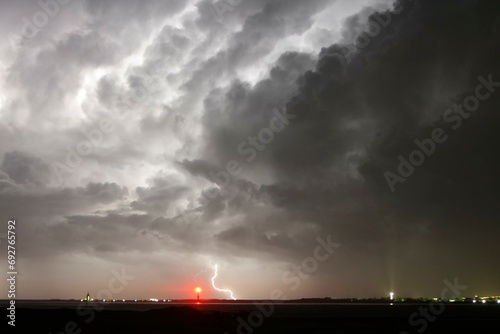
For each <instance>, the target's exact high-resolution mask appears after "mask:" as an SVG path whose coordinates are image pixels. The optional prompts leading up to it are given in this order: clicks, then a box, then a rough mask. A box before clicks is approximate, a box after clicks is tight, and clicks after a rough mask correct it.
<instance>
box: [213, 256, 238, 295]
mask: <svg viewBox="0 0 500 334" xmlns="http://www.w3.org/2000/svg"><path fill="white" fill-rule="evenodd" d="M216 277H217V265H215V273H214V277H212V286H213V288H214V289H215V290H217V291H220V292H224V293H229V295H230V296H231V299H232V300H236V298H234V295H233V292H232V291H231V290H227V289H219V288H218V287H216V286H215V278H216Z"/></svg>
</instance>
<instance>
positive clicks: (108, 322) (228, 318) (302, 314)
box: [0, 300, 500, 334]
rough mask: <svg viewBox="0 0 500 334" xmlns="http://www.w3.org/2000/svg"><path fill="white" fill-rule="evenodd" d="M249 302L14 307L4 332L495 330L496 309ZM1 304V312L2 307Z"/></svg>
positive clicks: (498, 322)
mask: <svg viewBox="0 0 500 334" xmlns="http://www.w3.org/2000/svg"><path fill="white" fill-rule="evenodd" d="M307 301H311V300H307ZM255 303H256V304H253V303H244V304H243V303H241V302H240V303H235V302H227V301H217V303H207V302H206V301H203V302H202V303H200V304H199V305H198V304H196V303H193V304H180V303H173V302H171V303H141V302H125V303H124V302H120V303H118V302H117V303H112V302H111V303H94V302H90V303H82V302H80V301H78V302H77V301H59V302H57V301H18V302H17V303H16V304H17V306H16V328H15V330H13V328H12V327H11V326H8V327H10V328H8V332H12V333H26V334H31V333H52V334H60V333H67V334H73V333H75V334H76V333H80V334H81V333H92V334H100V333H106V334H109V333H120V334H123V333H162V334H164V333H219V334H225V333H228V334H233V333H244V334H250V333H257V334H258V333H423V332H424V331H425V333H464V332H465V333H480V332H481V333H483V332H487V333H489V332H498V329H500V305H498V304H497V305H495V304H485V305H470V304H464V303H462V304H456V303H447V304H442V305H441V308H440V307H438V305H437V304H432V303H420V304H416V303H395V304H393V305H390V304H389V303H376V304H368V303H354V304H342V303H332V304H326V303H306V302H303V303H300V302H299V303H297V302H295V303H291V302H287V303H281V302H280V303H279V304H278V303H269V302H265V301H255ZM0 305H1V307H2V308H4V307H7V303H6V302H5V301H2V302H0ZM4 310H5V308H4ZM437 313H439V314H437ZM415 314H416V315H415ZM4 321H5V323H6V320H4ZM2 333H3V331H2Z"/></svg>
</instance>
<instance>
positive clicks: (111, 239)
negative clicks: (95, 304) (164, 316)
mask: <svg viewBox="0 0 500 334" xmlns="http://www.w3.org/2000/svg"><path fill="white" fill-rule="evenodd" d="M65 1H66V2H67V3H65ZM65 1H63V0H60V2H61V3H60V4H59V3H56V2H54V0H53V1H50V0H42V3H49V4H50V5H47V6H45V11H46V12H47V13H48V14H46V13H45V12H44V11H43V10H44V9H42V7H41V6H40V5H39V4H37V2H36V1H28V0H22V1H6V0H2V1H1V2H0V8H1V10H0V63H1V66H0V213H1V222H2V226H4V228H3V229H2V230H1V231H0V233H5V232H6V228H5V226H6V224H7V221H8V220H9V219H11V218H15V219H16V221H17V230H16V233H17V240H18V243H17V249H18V271H19V273H20V274H21V275H20V276H19V277H18V284H17V290H18V293H17V297H18V298H21V299H26V298H30V299H31V298H33V299H35V298H41V299H46V298H47V299H48V298H77V299H80V298H83V297H84V296H85V295H86V293H87V291H89V292H90V294H91V295H92V296H95V295H96V294H97V292H98V291H99V290H100V289H103V288H106V287H107V286H108V282H109V281H110V279H111V278H112V277H113V270H115V271H122V270H124V271H125V272H126V274H127V275H129V276H133V277H134V278H133V279H131V280H130V281H128V283H127V286H126V287H124V288H123V289H121V290H120V291H119V292H117V293H115V295H114V296H113V297H115V296H116V299H122V298H126V299H146V298H151V297H156V298H160V299H164V298H193V297H194V296H195V293H194V288H195V287H197V286H200V287H201V288H202V289H203V291H202V297H203V298H228V294H226V293H223V292H218V291H215V290H214V289H213V288H212V287H211V278H212V277H213V276H214V266H215V265H217V266H218V276H217V278H216V284H217V286H218V287H219V288H228V289H231V290H232V291H233V292H234V294H235V296H236V297H237V298H269V297H270V294H271V292H272V291H273V290H274V289H280V290H282V291H283V292H284V293H285V297H286V298H303V297H332V298H340V297H380V296H387V295H388V294H389V292H390V291H394V292H395V293H396V295H397V296H409V297H411V296H413V297H418V296H424V297H426V296H437V295H438V294H439V293H440V291H441V290H442V289H443V288H444V287H445V283H443V281H444V280H446V279H447V280H449V281H451V282H453V280H454V279H458V282H459V283H460V284H461V285H465V286H467V289H466V290H465V291H464V292H463V294H464V295H467V296H474V295H475V294H478V295H493V294H495V295H498V294H500V288H499V285H498V282H500V267H499V266H498V254H500V242H499V241H500V219H499V200H500V177H499V173H498V171H499V170H500V159H499V157H500V155H499V145H500V131H499V127H500V4H499V3H498V2H497V1H489V0H483V1H480V0H477V1H473V0H469V1H466V0H453V1H452V0H442V1H434V0H433V1H431V0H429V1H417V0H414V1H410V0H402V1H399V2H396V3H394V2H393V1H391V0H356V1H353V0H337V1H334V0H231V1H228V0H220V1H218V2H216V3H214V0H143V1H136V0H120V1H118V0H109V1H101V0H72V1H68V0H65ZM54 4H55V5H54ZM49 14H50V15H49ZM318 238H320V240H322V241H321V242H320V241H318ZM328 240H329V241H328ZM0 241H1V248H2V249H3V250H2V255H1V257H0V265H1V267H2V268H6V263H7V261H6V251H5V245H6V242H5V239H0ZM325 243H326V244H328V243H330V248H329V249H327V248H325V247H323V246H324V245H325ZM332 244H335V247H334V249H332V246H331V245H332ZM321 245H323V246H321ZM318 247H321V248H320V252H318ZM328 250H331V252H329V251H328ZM330 253H331V254H330ZM315 256H316V258H314V257H315ZM318 256H319V257H321V258H322V260H318ZM299 266H300V268H299ZM304 267H306V269H304ZM305 270H308V271H309V272H308V273H307V274H306V271H305ZM0 289H1V290H2V291H5V290H6V289H7V284H6V281H5V280H2V281H0Z"/></svg>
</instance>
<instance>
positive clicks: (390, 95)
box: [204, 1, 500, 275]
mask: <svg viewBox="0 0 500 334" xmlns="http://www.w3.org/2000/svg"><path fill="white" fill-rule="evenodd" d="M397 6H402V7H403V8H404V11H403V12H402V13H400V14H395V13H392V22H391V24H390V25H389V26H388V27H387V28H386V29H385V30H384V29H382V31H381V32H380V34H379V35H378V36H375V37H373V38H372V40H371V43H370V44H369V45H368V46H367V47H365V48H363V49H358V50H357V52H356V53H355V54H354V55H353V56H352V57H353V58H352V59H346V58H345V52H344V45H332V46H331V47H329V48H325V49H323V50H322V51H321V52H320V53H319V56H318V58H319V59H318V62H317V64H316V69H315V70H311V71H306V72H305V73H304V74H303V75H302V76H301V77H300V78H299V80H298V85H299V87H298V89H297V91H296V93H295V95H294V96H293V97H292V98H289V99H288V100H287V102H286V107H287V109H288V110H289V112H290V114H293V115H296V116H297V119H295V120H293V121H292V122H291V124H290V125H289V127H288V128H287V129H286V130H285V131H283V132H282V133H280V134H279V135H277V136H276V138H275V139H274V141H273V142H272V143H271V144H269V145H268V146H267V147H266V148H265V150H264V151H263V152H260V153H259V157H258V159H257V160H256V162H255V163H254V164H255V165H261V164H263V165H265V166H266V167H267V168H270V169H271V170H272V171H274V175H275V179H278V180H281V182H279V183H275V184H273V185H270V186H266V187H261V189H260V191H263V192H267V194H269V195H270V198H272V201H273V203H274V204H275V205H276V206H278V207H280V208H283V209H285V210H286V211H287V212H289V213H292V214H293V215H295V216H296V217H304V218H305V219H309V220H311V221H313V222H316V223H318V224H320V225H321V226H322V227H323V229H324V230H326V231H328V230H330V231H332V232H334V233H336V235H337V236H338V237H339V238H340V239H341V240H342V241H343V242H344V243H345V245H346V246H345V247H346V248H347V249H355V248H359V250H361V251H363V250H364V251H367V250H368V249H370V248H369V247H368V246H369V245H370V244H373V245H374V246H376V248H375V249H376V250H378V253H377V254H378V255H380V258H382V257H384V256H386V254H384V252H383V250H384V248H386V246H387V245H391V243H392V246H391V247H390V248H392V250H391V252H399V251H401V259H403V258H405V257H406V255H405V252H403V251H402V249H403V248H404V243H403V242H401V240H412V239H413V240H416V241H417V245H418V244H421V245H424V244H425V242H424V241H423V240H424V239H422V238H427V239H429V238H430V239H432V240H434V241H433V243H432V244H431V245H432V246H430V247H432V248H433V249H434V250H435V251H440V252H443V253H445V254H450V253H453V252H457V253H459V254H463V252H462V251H460V250H459V249H460V248H459V246H458V244H457V243H456V242H465V241H466V240H468V239H469V240H470V236H471V235H474V236H476V237H478V236H479V235H482V234H483V233H484V231H485V230H488V231H489V232H488V233H491V234H490V235H494V234H495V233H497V232H498V228H497V226H496V225H495V224H494V221H495V220H496V219H497V212H496V206H495V201H496V199H497V198H498V195H499V193H498V189H499V184H498V183H499V181H500V179H499V178H498V175H497V173H495V172H494V171H495V170H497V169H498V167H499V166H498V162H499V161H498V159H497V158H495V156H497V155H498V154H497V153H495V152H497V151H498V143H499V139H500V138H498V135H497V133H498V131H495V130H494V129H495V128H496V127H498V123H499V120H500V118H499V114H498V111H497V110H496V108H495V106H498V99H500V95H498V94H496V95H493V94H492V95H491V97H490V98H489V99H488V100H487V101H485V102H481V108H480V110H479V111H478V112H476V113H474V115H472V116H471V117H470V119H467V120H464V125H462V127H461V128H460V129H459V130H457V131H453V130H452V129H451V128H450V126H451V125H452V124H450V123H446V122H444V121H443V120H442V115H443V113H444V112H445V111H446V110H447V109H448V108H451V107H452V106H453V104H454V103H461V102H462V101H463V99H464V98H465V97H466V96H468V95H471V94H473V93H474V89H475V87H476V86H477V85H478V84H479V82H478V79H477V78H478V76H480V75H482V76H483V77H484V78H487V77H488V75H489V74H490V73H491V74H492V75H493V80H494V81H495V82H500V73H499V72H498V71H499V70H500V67H499V63H498V59H499V57H498V56H499V51H500V45H499V43H498V32H499V29H498V26H499V25H498V22H499V14H500V12H499V8H498V6H497V4H494V3H492V2H488V1H460V2H452V1H445V2H439V3H436V2H430V1H417V2H412V1H402V2H401V3H400V4H399V5H397ZM385 14H387V12H386V13H385ZM362 15H366V14H362ZM370 20H373V21H375V16H372V17H371V18H370ZM353 21H355V20H348V22H349V25H350V26H348V28H349V29H352V28H353V27H354V25H353V23H352V22H353ZM271 76H272V73H271ZM268 81H269V80H268ZM268 81H263V82H260V83H258V84H257V85H256V86H255V87H245V86H244V85H242V84H240V83H235V84H233V85H232V87H230V88H229V89H228V90H227V92H226V93H225V94H219V96H218V97H217V99H216V100H218V101H222V102H219V103H218V104H214V103H213V102H212V101H213V100H214V98H213V97H209V98H208V99H207V101H206V106H205V107H206V111H205V119H206V120H205V123H204V124H205V126H206V128H205V133H206V134H207V139H208V141H207V147H206V152H210V153H211V154H208V155H207V157H210V156H211V158H212V161H213V160H215V159H216V158H214V157H217V159H220V161H221V165H223V163H224V161H228V160H229V159H241V156H239V155H238V153H237V152H236V151H235V144H234V143H239V142H240V141H242V140H245V138H246V136H247V135H249V134H255V133H257V132H258V131H259V129H262V128H264V127H266V126H267V125H266V124H267V122H268V118H266V114H265V112H266V111H267V112H269V111H270V110H271V108H272V106H273V104H274V105H275V104H276V103H277V102H278V101H280V99H283V97H286V96H287V95H289V92H287V93H285V90H283V87H280V86H279V85H278V86H277V91H278V92H276V93H274V92H273V91H272V90H269V89H266V90H263V89H262V87H263V86H264V85H266V83H267V82H268ZM263 91H265V93H263ZM267 92H270V93H269V96H270V97H267V96H266V93H267ZM273 93H274V94H273ZM226 106H227V107H226ZM267 117H269V116H267ZM437 127H440V128H443V129H445V130H446V133H448V134H449V138H450V139H449V140H448V141H447V142H446V143H445V144H444V145H441V146H439V147H438V148H437V151H436V153H435V154H434V155H433V156H432V157H430V158H427V161H426V162H425V164H424V165H423V166H422V167H418V168H417V170H416V171H415V173H414V174H413V175H412V176H411V177H410V178H408V180H407V181H406V182H405V183H403V184H398V185H397V187H398V190H397V192H396V193H395V194H392V193H391V192H390V189H389V187H388V186H387V182H386V180H385V178H384V172H385V171H386V170H387V169H391V170H396V169H397V167H398V163H399V162H398V155H400V154H401V155H405V156H406V157H407V156H408V155H409V154H410V153H411V152H412V151H413V150H414V149H415V148H416V146H415V144H414V143H413V141H414V140H415V139H424V138H428V137H430V134H431V132H432V130H433V129H434V128H437ZM212 154H215V155H212ZM255 165H250V167H249V168H250V169H252V168H254V167H255ZM304 178H306V179H305V180H304ZM318 178H319V180H318ZM332 179H333V180H335V181H334V182H332ZM321 182H324V183H325V186H324V187H317V186H316V185H317V184H318V183H321ZM472 221H474V224H473V225H471V222H472ZM247 224H248V226H246V227H233V228H230V229H228V230H227V231H225V232H223V233H221V236H222V238H223V239H224V240H230V239H231V238H232V239H234V240H239V241H240V242H242V241H241V238H242V235H245V233H243V232H242V231H243V230H244V229H247V230H248V229H250V227H249V226H251V225H253V222H251V221H250V220H249V221H247ZM282 228H283V229H286V224H285V223H284V224H283V225H282ZM246 232H248V231H246ZM429 232H432V234H429ZM449 238H451V239H452V240H454V241H448V240H449ZM447 239H448V240H447ZM486 239H487V240H488V241H487V242H488V243H489V244H490V245H492V243H493V238H489V237H486ZM390 240H393V241H390ZM396 240H398V241H396ZM418 240H420V241H418ZM389 241H390V242H389ZM440 242H441V244H440ZM377 245H378V246H377ZM367 247H368V248H367ZM490 248H491V247H488V248H486V249H485V250H484V252H483V251H479V253H481V254H483V255H484V256H486V254H488V253H489V252H490V251H491V249H490ZM372 256H373V255H372ZM375 257H377V256H375ZM459 258H460V256H458V257H457V258H454V259H453V260H450V261H451V262H452V263H450V264H449V265H450V268H454V267H455V264H454V263H453V262H454V261H461V260H460V259H459ZM462 260H464V261H465V260H466V259H465V258H463V259H462ZM467 260H470V257H467ZM362 263H366V262H365V261H363V262H362ZM468 263H469V265H473V262H468ZM433 265H435V264H433ZM445 271H446V270H445ZM494 274H495V275H498V274H499V273H498V272H496V273H494ZM450 275H451V274H450Z"/></svg>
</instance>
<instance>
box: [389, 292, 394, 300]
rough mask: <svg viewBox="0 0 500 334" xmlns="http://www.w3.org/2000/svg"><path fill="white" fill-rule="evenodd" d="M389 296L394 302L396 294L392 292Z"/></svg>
mask: <svg viewBox="0 0 500 334" xmlns="http://www.w3.org/2000/svg"><path fill="white" fill-rule="evenodd" d="M389 296H390V298H391V300H394V292H390V293H389Z"/></svg>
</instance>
